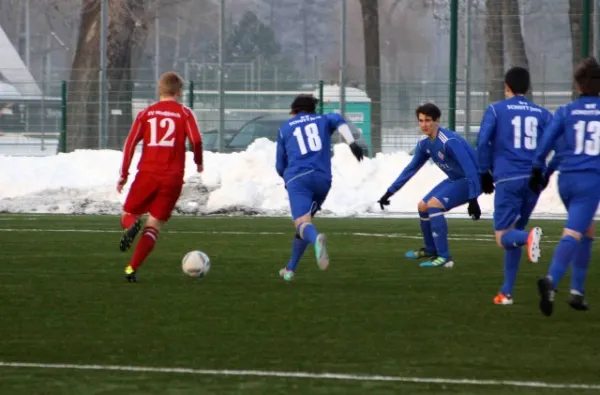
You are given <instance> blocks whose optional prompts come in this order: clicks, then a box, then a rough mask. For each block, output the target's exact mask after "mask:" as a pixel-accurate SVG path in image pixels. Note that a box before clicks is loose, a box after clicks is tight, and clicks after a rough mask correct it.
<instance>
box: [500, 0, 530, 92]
mask: <svg viewBox="0 0 600 395" xmlns="http://www.w3.org/2000/svg"><path fill="white" fill-rule="evenodd" d="M503 7H504V8H503V14H504V18H503V23H504V35H505V37H506V47H507V49H508V56H509V65H510V66H511V67H513V66H520V67H524V68H526V69H527V70H529V60H528V59H527V52H525V40H523V31H522V29H521V12H520V11H519V0H504V3H503ZM532 96H533V94H532V87H530V90H529V92H528V94H527V97H529V99H531V98H532Z"/></svg>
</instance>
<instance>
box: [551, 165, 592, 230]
mask: <svg viewBox="0 0 600 395" xmlns="http://www.w3.org/2000/svg"><path fill="white" fill-rule="evenodd" d="M558 192H559V194H560V198H561V200H562V201H563V204H564V205H565V208H566V209H567V223H566V224H565V228H566V229H571V230H574V231H576V232H579V233H585V231H586V230H587V228H588V227H589V226H590V224H591V223H592V221H593V220H594V216H595V215H596V210H597V209H598V202H600V174H598V173H595V172H577V173H570V172H569V173H561V174H560V175H559V176H558Z"/></svg>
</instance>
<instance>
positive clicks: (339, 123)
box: [326, 113, 364, 162]
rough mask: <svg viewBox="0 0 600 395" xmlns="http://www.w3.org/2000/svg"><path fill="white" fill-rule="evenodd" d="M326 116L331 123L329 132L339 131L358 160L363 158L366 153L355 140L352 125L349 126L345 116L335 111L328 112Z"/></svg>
mask: <svg viewBox="0 0 600 395" xmlns="http://www.w3.org/2000/svg"><path fill="white" fill-rule="evenodd" d="M326 116H327V121H328V124H329V132H330V133H331V134H333V133H334V132H335V131H337V132H338V133H339V134H340V135H341V136H342V138H343V139H344V141H345V142H346V143H347V144H348V145H349V146H350V150H351V151H352V155H354V157H355V158H356V160H358V161H359V162H360V161H361V160H363V158H364V154H363V151H362V148H360V146H359V145H358V144H357V143H356V141H355V140H354V136H353V135H352V131H351V130H350V126H348V123H346V120H345V119H344V117H342V116H341V115H340V114H335V113H331V114H327V115H326Z"/></svg>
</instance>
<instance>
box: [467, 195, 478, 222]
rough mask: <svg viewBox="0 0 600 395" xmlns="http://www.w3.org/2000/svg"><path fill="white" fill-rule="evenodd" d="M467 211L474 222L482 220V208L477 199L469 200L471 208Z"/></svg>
mask: <svg viewBox="0 0 600 395" xmlns="http://www.w3.org/2000/svg"><path fill="white" fill-rule="evenodd" d="M467 211H468V213H469V216H470V217H471V219H473V221H477V220H478V219H479V218H481V208H480V207H479V202H478V201H477V199H471V200H469V208H468V209H467Z"/></svg>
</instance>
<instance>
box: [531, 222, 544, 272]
mask: <svg viewBox="0 0 600 395" xmlns="http://www.w3.org/2000/svg"><path fill="white" fill-rule="evenodd" d="M542 235H543V232H542V228H540V227H537V226H536V227H535V228H533V229H531V231H530V232H529V236H528V237H527V255H528V256H529V260H530V261H531V262H532V263H537V262H538V261H539V259H540V257H541V256H542V249H541V248H540V242H541V240H542Z"/></svg>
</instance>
